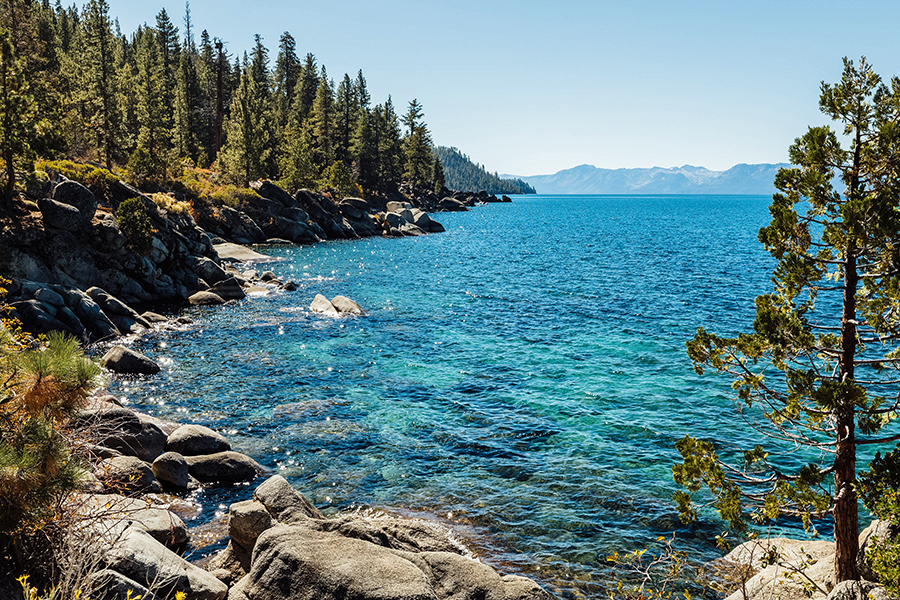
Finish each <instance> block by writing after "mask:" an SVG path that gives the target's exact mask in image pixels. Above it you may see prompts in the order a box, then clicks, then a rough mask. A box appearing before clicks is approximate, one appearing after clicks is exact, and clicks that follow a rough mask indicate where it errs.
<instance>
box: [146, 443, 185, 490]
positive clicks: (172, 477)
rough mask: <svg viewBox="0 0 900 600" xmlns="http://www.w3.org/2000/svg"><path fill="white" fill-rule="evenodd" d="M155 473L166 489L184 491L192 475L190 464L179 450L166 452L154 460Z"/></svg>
mask: <svg viewBox="0 0 900 600" xmlns="http://www.w3.org/2000/svg"><path fill="white" fill-rule="evenodd" d="M152 467H153V475H154V476H155V477H156V479H157V480H158V481H159V483H160V484H161V485H162V487H163V489H164V490H166V491H173V492H183V491H185V490H187V489H188V484H189V483H190V480H191V477H190V474H189V473H188V464H187V461H186V460H185V459H184V457H183V456H182V455H180V454H178V453H177V452H165V453H163V454H160V455H159V456H157V457H156V460H154V461H153V466H152Z"/></svg>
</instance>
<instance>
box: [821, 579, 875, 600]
mask: <svg viewBox="0 0 900 600" xmlns="http://www.w3.org/2000/svg"><path fill="white" fill-rule="evenodd" d="M890 598H891V597H890V596H889V595H888V593H887V591H886V590H885V589H884V588H883V587H882V586H880V585H878V584H877V583H873V582H871V581H842V582H840V583H839V584H837V585H836V586H834V589H833V590H831V592H829V593H828V597H827V598H826V600H890Z"/></svg>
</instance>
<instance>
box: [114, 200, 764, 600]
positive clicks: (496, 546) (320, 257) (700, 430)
mask: <svg viewBox="0 0 900 600" xmlns="http://www.w3.org/2000/svg"><path fill="white" fill-rule="evenodd" d="M768 204H769V198H768V197H762V196H595V197H587V196H566V197H551V196H529V197H515V198H514V201H513V203H512V204H491V205H488V206H484V207H478V208H476V209H474V210H473V211H471V212H466V213H443V214H440V215H437V217H436V218H437V219H438V220H439V221H440V222H441V223H443V225H444V226H445V227H446V229H447V231H446V233H442V234H436V235H429V236H424V237H418V238H403V239H380V238H379V239H365V240H357V241H345V242H328V243H326V244H320V245H316V246H306V247H287V248H285V247H263V250H262V251H264V252H266V253H267V254H272V255H273V256H278V257H281V258H283V259H284V260H282V261H280V262H277V263H272V264H270V265H266V266H264V267H260V269H261V270H262V269H271V270H273V271H274V272H275V273H276V274H277V275H279V276H280V277H281V278H283V279H293V280H294V281H296V282H298V283H299V284H300V289H299V291H296V292H292V293H285V294H280V295H276V296H272V297H264V298H248V299H246V300H243V301H241V302H240V303H238V304H237V305H234V306H227V307H224V308H223V307H220V308H214V309H192V310H189V311H186V313H187V314H188V315H189V316H191V317H192V318H193V319H194V320H195V324H194V326H193V327H191V328H190V329H189V330H188V331H184V332H171V333H164V334H154V335H152V336H148V337H146V338H144V339H142V340H139V341H137V342H136V344H135V347H136V349H138V350H140V351H142V352H144V353H146V354H147V355H149V356H151V357H152V358H154V359H156V360H161V361H163V362H164V363H165V364H166V369H165V370H164V372H163V374H161V375H159V376H156V377H154V378H150V379H146V380H137V381H130V382H126V381H118V382H113V384H112V391H113V393H115V394H117V395H120V396H125V397H127V399H128V400H129V401H130V402H131V404H132V405H134V406H136V407H138V408H140V409H142V410H146V411H148V412H151V413H154V414H158V415H160V416H164V417H170V418H174V419H176V420H179V421H183V422H196V423H200V424H204V425H207V426H209V427H212V428H214V429H217V430H219V431H221V432H223V433H225V434H226V435H228V436H229V437H230V439H231V440H232V442H233V444H234V445H235V447H236V449H237V450H240V451H243V452H246V453H248V454H251V455H252V456H254V457H255V458H256V459H257V460H259V461H260V462H261V463H263V464H264V465H267V466H269V467H271V468H273V469H276V470H278V472H280V473H281V474H283V475H284V476H286V477H287V478H288V479H289V480H290V481H291V482H292V483H293V484H294V485H295V486H296V487H297V488H298V489H300V490H302V491H303V492H304V493H305V494H306V495H307V496H308V497H309V498H310V500H312V502H314V503H315V504H316V505H317V506H319V507H320V508H323V509H326V511H328V510H330V511H337V510H352V509H353V508H356V507H362V508H369V507H375V508H382V509H387V510H390V511H394V512H403V513H405V514H413V515H420V516H421V515H425V516H430V517H431V518H435V519H437V520H440V521H442V522H444V523H447V524H452V525H453V526H454V527H456V528H457V530H458V531H459V532H460V535H461V536H462V537H463V538H465V539H467V540H468V541H469V542H470V544H471V545H472V546H473V547H475V548H476V549H477V550H478V553H479V554H480V555H482V556H483V558H484V560H485V561H486V562H488V563H489V564H492V565H494V566H497V567H499V568H501V569H502V570H504V571H506V572H516V573H521V574H526V575H528V576H531V577H534V578H536V579H537V580H538V581H540V582H541V583H542V584H543V585H545V586H546V587H547V588H548V589H549V590H551V591H553V592H555V593H558V594H559V595H560V596H562V597H600V596H601V595H602V594H603V590H604V589H605V588H604V586H605V585H607V584H608V582H609V570H608V567H607V566H606V564H605V558H606V556H607V555H609V554H610V553H612V552H613V551H616V550H619V551H621V550H630V549H635V548H639V547H646V546H648V545H651V544H652V543H653V540H655V538H656V536H658V535H661V534H666V535H668V534H670V533H671V532H672V531H675V530H678V534H677V535H678V537H679V538H680V539H681V540H683V541H682V542H681V543H682V544H683V547H685V548H686V549H689V550H690V551H692V552H693V553H694V554H695V555H696V556H700V557H704V558H712V557H714V556H717V553H716V551H715V548H714V544H713V540H712V537H713V536H714V535H716V534H717V533H719V532H720V529H719V527H720V526H719V525H718V524H717V523H716V522H715V521H713V520H712V519H711V518H709V519H708V520H707V521H705V522H703V523H700V524H699V525H698V526H695V527H692V528H683V527H682V526H681V525H680V523H679V522H678V518H677V515H676V513H675V511H674V508H673V505H672V502H671V500H670V498H671V495H672V493H673V491H675V489H676V487H675V485H674V484H673V482H672V480H671V465H672V463H673V461H674V460H675V459H676V457H677V453H676V452H675V449H674V443H675V441H676V440H677V439H679V438H680V437H683V436H684V435H685V434H688V433H690V434H692V435H696V436H701V437H709V438H714V439H717V440H727V441H728V442H735V443H741V442H746V443H748V444H749V443H750V442H751V441H754V438H752V437H750V436H749V435H748V434H747V433H746V432H745V430H744V428H742V427H741V423H740V421H739V419H738V418H737V417H736V415H735V413H734V410H733V407H732V404H731V401H730V399H729V394H728V392H729V391H730V389H729V388H728V382H725V381H723V380H722V379H719V378H717V377H715V376H708V375H707V376H704V377H702V378H701V377H698V376H697V375H695V374H694V372H693V370H692V368H691V365H690V361H689V360H688V359H687V356H686V354H685V345H684V344H685V340H687V339H689V338H690V337H691V336H692V335H693V333H694V331H695V330H696V328H697V327H698V326H700V325H703V326H705V327H707V328H708V329H711V330H713V331H715V332H717V333H721V334H731V333H735V332H737V331H739V330H746V329H748V328H749V326H750V324H751V323H752V318H753V312H752V306H753V298H754V297H755V296H756V295H758V294H760V293H763V292H765V291H766V290H767V289H768V287H769V285H770V284H769V275H770V271H771V260H770V258H769V256H768V255H767V254H766V253H765V252H764V250H763V249H762V247H761V246H760V244H759V243H758V242H757V241H756V235H757V231H758V230H759V227H760V226H762V225H764V224H765V223H767V221H768V211H767V206H768ZM317 293H322V294H324V295H325V296H327V297H329V298H331V297H333V296H335V295H338V294H342V295H345V296H349V297H351V298H353V299H355V300H356V301H357V302H359V304H361V305H362V306H363V307H364V308H365V309H366V310H367V311H368V316H366V317H364V318H340V319H333V318H328V317H322V316H319V315H316V314H313V313H311V312H310V311H309V310H308V309H307V307H308V306H309V303H310V301H311V300H312V298H313V296H314V295H315V294H317ZM754 443H755V441H754ZM252 487H253V486H248V487H247V488H244V489H238V490H231V489H229V490H211V491H208V492H206V493H204V494H202V495H201V496H200V497H199V498H198V499H199V501H201V502H202V503H203V504H204V507H205V512H204V516H203V517H202V519H206V518H209V515H210V514H211V513H212V511H215V510H216V509H217V508H218V506H219V505H220V504H221V505H223V506H224V505H227V504H228V503H229V502H231V501H233V500H234V498H236V497H241V498H243V497H247V496H249V495H250V493H252Z"/></svg>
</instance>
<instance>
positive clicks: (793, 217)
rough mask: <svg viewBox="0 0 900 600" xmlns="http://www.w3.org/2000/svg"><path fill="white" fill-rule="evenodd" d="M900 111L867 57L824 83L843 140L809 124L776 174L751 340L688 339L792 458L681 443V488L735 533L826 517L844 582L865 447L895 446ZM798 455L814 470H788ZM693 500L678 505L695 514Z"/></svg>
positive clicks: (899, 374)
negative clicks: (768, 286)
mask: <svg viewBox="0 0 900 600" xmlns="http://www.w3.org/2000/svg"><path fill="white" fill-rule="evenodd" d="M898 105H900V79H898V78H896V77H895V78H894V79H893V80H892V81H891V85H890V86H887V85H885V84H883V83H882V82H881V79H880V78H879V77H878V76H877V75H876V74H875V73H874V72H873V71H872V69H871V67H870V66H869V65H868V63H867V62H866V60H865V59H863V60H862V61H861V62H860V64H859V66H855V65H854V64H853V62H852V61H848V60H846V59H844V72H843V76H842V78H841V81H840V82H839V83H837V84H835V85H830V84H825V83H823V84H822V88H821V96H820V99H819V107H820V109H821V110H822V112H823V113H825V114H826V115H828V116H829V117H830V118H831V119H832V120H835V121H838V122H839V123H840V128H841V129H840V132H839V133H835V132H834V131H832V130H831V128H830V127H827V126H825V127H811V128H810V129H809V131H808V132H807V133H806V134H805V135H803V136H802V137H800V138H798V139H797V140H796V141H795V143H794V145H793V146H791V148H790V158H791V162H792V163H793V164H794V165H796V166H795V167H790V168H786V169H782V170H781V171H779V173H778V175H777V176H776V178H775V186H776V188H778V190H779V193H777V194H775V195H774V196H773V198H772V204H771V206H770V207H769V211H770V213H771V214H772V222H771V223H770V224H769V225H767V226H766V227H763V228H762V229H761V230H760V232H759V240H760V242H761V243H762V244H763V245H764V246H765V248H766V250H768V251H769V252H770V253H771V254H772V256H773V257H774V258H775V260H776V261H777V264H776V267H775V270H774V272H773V276H772V283H773V284H774V289H773V291H772V293H769V294H765V295H762V296H759V297H757V298H756V320H755V322H754V324H753V331H752V332H751V333H746V334H740V335H739V336H737V337H735V338H723V337H719V336H716V335H713V334H711V333H708V332H706V331H705V330H704V329H702V328H701V329H699V330H698V332H697V335H696V336H695V337H694V339H693V340H691V341H690V342H688V355H689V356H690V358H691V360H692V361H693V362H694V365H695V369H696V370H697V371H698V372H699V373H702V371H703V369H704V368H705V367H710V368H713V369H715V370H716V371H719V372H723V373H726V374H728V375H729V376H730V377H732V378H733V379H734V383H733V385H732V387H733V389H734V390H735V391H736V393H737V399H736V400H735V402H736V404H737V406H738V408H739V409H740V410H741V411H742V415H743V416H744V418H745V419H746V420H748V423H749V424H750V426H752V427H753V428H754V429H756V430H757V431H760V432H762V433H765V434H767V435H768V436H769V437H770V438H773V439H775V440H782V441H785V442H787V446H788V447H787V448H786V449H785V450H786V452H787V453H788V454H789V455H788V456H786V457H785V456H779V454H776V453H775V452H774V449H769V451H767V450H765V449H763V448H762V447H761V446H756V447H755V448H753V449H748V450H747V451H746V452H745V453H744V454H743V456H738V457H737V458H738V460H739V461H740V462H741V463H743V464H742V465H741V466H737V467H734V466H730V465H727V464H725V463H724V462H723V461H721V460H720V458H719V454H718V452H719V451H720V448H718V447H717V445H716V444H714V443H713V442H712V441H708V440H698V439H695V438H692V437H685V438H684V439H682V440H681V441H679V442H678V444H677V448H678V450H679V451H680V452H681V454H682V456H683V458H684V462H683V463H680V464H677V465H675V467H673V473H674V476H675V479H676V481H677V482H678V483H680V484H681V485H683V486H684V487H686V488H687V492H697V491H699V490H700V488H701V487H702V486H703V485H704V484H705V485H706V486H707V487H708V488H709V490H710V492H711V493H712V495H713V497H714V505H715V507H716V508H717V509H718V511H719V512H720V514H721V515H722V517H723V518H725V519H727V520H728V521H730V522H731V524H732V525H733V526H735V527H737V528H739V529H740V528H743V527H745V526H746V524H745V521H746V518H747V515H746V513H745V510H750V511H751V517H753V518H754V519H755V520H757V521H760V522H766V521H771V520H773V519H775V518H777V517H778V516H779V514H789V515H797V516H800V517H802V518H803V519H804V523H806V524H809V523H810V522H811V521H810V520H811V519H812V518H813V517H816V516H822V515H825V514H828V513H829V512H830V513H831V515H833V518H834V537H835V543H836V544H835V545H836V556H835V581H836V582H838V583H839V582H841V581H846V580H851V579H857V578H858V573H857V554H858V550H859V546H858V534H859V531H858V523H857V515H858V508H857V492H856V452H857V448H858V447H859V446H861V445H868V444H880V443H885V442H886V441H896V439H898V436H896V435H894V436H890V435H889V436H886V437H879V436H878V435H877V434H878V432H879V431H880V430H881V429H882V428H883V427H885V426H887V425H889V424H890V423H891V420H892V418H893V416H894V415H895V414H896V412H897V410H898V409H900V399H898V398H897V391H896V383H897V380H898V379H900V349H898V348H897V347H896V344H897V342H898V340H900V288H898V273H900V250H898V247H897V240H898V239H900V206H898V204H900V201H898V198H900V112H898V110H897V106H898ZM839 135H843V136H845V139H848V140H849V142H850V143H849V148H848V149H846V150H845V149H844V148H843V147H842V145H841V139H840V138H839V137H838V136H839ZM836 179H837V180H839V181H840V182H841V183H842V184H843V186H844V188H845V189H844V190H843V192H838V190H835V189H834V188H833V182H835V181H836ZM753 411H760V412H759V414H756V413H754V412H753ZM754 415H755V417H754ZM797 445H799V446H806V447H811V448H813V449H814V453H815V456H817V457H818V460H816V461H815V462H812V463H810V464H808V465H804V466H802V467H800V468H799V469H793V470H792V469H791V468H790V465H795V464H796V457H795V456H794V453H795V452H796V446H797ZM898 466H900V465H898ZM895 468H896V467H895ZM829 476H832V477H833V485H829V484H828V483H827V477H829ZM687 492H679V494H678V495H677V500H678V502H679V507H680V509H681V511H682V514H683V516H684V518H686V519H692V518H696V516H697V513H696V510H695V509H694V508H693V506H692V505H691V496H690V495H689V494H688V493H687Z"/></svg>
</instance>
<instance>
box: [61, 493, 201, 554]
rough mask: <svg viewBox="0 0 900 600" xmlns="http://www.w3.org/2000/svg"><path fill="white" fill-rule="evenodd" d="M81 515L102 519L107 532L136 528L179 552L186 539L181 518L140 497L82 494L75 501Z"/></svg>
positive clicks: (185, 531)
mask: <svg viewBox="0 0 900 600" xmlns="http://www.w3.org/2000/svg"><path fill="white" fill-rule="evenodd" d="M74 504H75V505H76V510H77V512H78V514H79V515H80V516H83V517H89V518H92V519H95V518H96V519H102V521H103V522H104V526H105V527H106V528H108V529H109V530H114V529H116V528H118V530H119V531H124V530H125V529H126V528H128V527H137V528H138V529H142V530H143V531H146V532H147V533H149V534H150V535H152V536H153V538H154V539H155V540H157V541H158V542H160V543H161V544H164V545H165V546H167V547H168V548H172V549H174V550H176V551H177V550H180V549H182V548H184V545H185V544H186V543H187V540H188V531H187V527H186V526H185V524H184V521H182V520H181V517H179V516H178V515H176V514H175V513H173V512H171V511H170V510H168V509H167V508H165V507H164V506H154V505H152V504H151V503H150V502H149V501H147V500H145V499H142V498H126V497H125V496H120V495H118V494H82V495H79V496H77V497H76V500H75V501H74Z"/></svg>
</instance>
